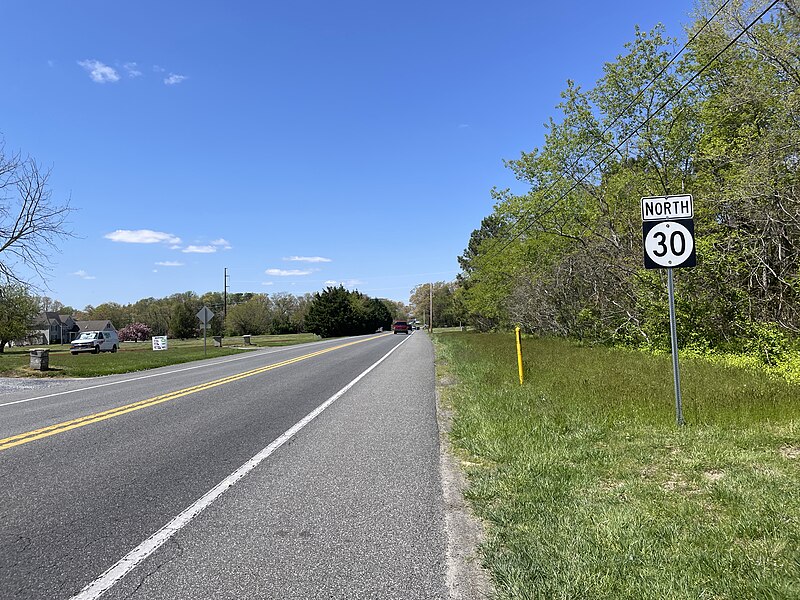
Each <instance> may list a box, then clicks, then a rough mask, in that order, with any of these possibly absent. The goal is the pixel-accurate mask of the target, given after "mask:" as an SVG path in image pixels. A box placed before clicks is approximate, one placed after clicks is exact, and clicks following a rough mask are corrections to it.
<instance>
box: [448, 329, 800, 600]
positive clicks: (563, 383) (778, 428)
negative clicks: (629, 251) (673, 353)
mask: <svg viewBox="0 0 800 600" xmlns="http://www.w3.org/2000/svg"><path fill="white" fill-rule="evenodd" d="M434 340H435V344H436V348H437V361H438V363H439V364H438V367H437V368H438V370H439V372H440V375H441V374H444V375H446V376H447V377H448V379H451V380H452V381H454V382H455V383H454V384H453V385H449V386H447V387H444V388H443V390H442V396H443V400H444V401H445V402H446V403H447V404H448V405H449V406H450V407H451V408H452V409H453V411H454V422H453V429H452V432H451V436H452V438H453V440H454V442H455V445H456V446H457V447H458V448H459V451H460V452H461V453H462V458H463V461H464V465H465V470H466V472H467V476H468V479H469V482H470V487H469V490H468V492H467V495H468V499H469V500H470V502H471V504H472V506H473V507H474V509H475V511H476V514H477V515H478V516H479V517H480V518H481V519H483V520H484V522H485V523H486V526H487V533H488V537H487V541H486V543H485V545H484V547H483V556H484V560H485V564H486V566H487V568H488V569H489V570H490V572H491V575H492V577H493V580H494V582H495V585H496V589H497V593H498V596H499V597H501V598H525V599H529V598H531V599H532V598H565V599H566V598H575V599H577V598H582V599H583V598H587V599H604V598H607V599H612V598H613V599H628V598H636V599H645V598H646V599H651V598H652V599H687V600H688V599H697V598H709V599H711V598H714V599H723V598H729V599H732V600H733V599H737V600H738V599H745V598H800V385H797V384H792V383H788V382H787V381H786V380H784V379H781V378H778V377H770V376H769V375H767V374H766V373H756V372H754V371H753V370H752V369H745V368H738V367H736V366H726V365H720V364H713V363H711V362H708V361H706V360H702V359H699V358H697V359H687V360H682V362H681V370H682V380H683V400H684V415H685V418H686V421H687V426H685V427H677V426H676V425H675V409H674V392H673V389H672V370H671V369H672V367H671V361H670V358H669V356H652V355H647V354H643V353H638V352H634V351H625V350H619V349H607V348H589V347H581V346H579V345H577V344H574V343H570V342H566V341H561V340H541V339H531V338H526V339H524V340H523V352H524V363H525V368H526V375H525V376H526V380H525V384H524V385H523V386H520V385H519V380H518V378H517V367H516V355H515V345H514V337H513V335H512V334H506V335H501V334H470V333H449V334H440V335H435V336H434Z"/></svg>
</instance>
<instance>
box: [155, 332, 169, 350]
mask: <svg viewBox="0 0 800 600" xmlns="http://www.w3.org/2000/svg"><path fill="white" fill-rule="evenodd" d="M166 349H167V336H165V335H156V336H154V337H153V350H166Z"/></svg>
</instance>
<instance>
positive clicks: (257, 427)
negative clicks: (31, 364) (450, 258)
mask: <svg viewBox="0 0 800 600" xmlns="http://www.w3.org/2000/svg"><path fill="white" fill-rule="evenodd" d="M390 351H391V353H390ZM389 353H390V354H389ZM387 354H388V356H387ZM86 358H87V360H91V358H92V357H91V356H87V357H86ZM382 358H383V361H382V362H380V363H379V364H377V365H376V362H377V361H379V360H381V359H382ZM370 367H372V369H371V370H369V372H367V373H366V374H365V371H367V370H368V369H370ZM359 376H361V378H360V379H358V378H359ZM357 379H358V380H357ZM354 380H357V381H355V383H353V382H354ZM348 386H350V387H349V388H348ZM345 388H347V389H346V390H345V391H344V393H341V394H340V392H341V391H342V390H343V389H345ZM321 409H322V410H321ZM315 411H316V412H315ZM309 415H310V416H309ZM312 417H313V418H312ZM292 428H294V429H292ZM287 432H288V433H287ZM439 460H440V457H439V437H438V429H437V424H436V407H435V401H434V371H433V352H432V348H431V345H430V342H429V340H428V338H427V336H425V335H421V334H419V333H415V334H413V335H411V336H409V337H406V336H394V335H377V336H364V337H358V338H348V339H345V340H334V341H326V342H319V343H316V344H310V345H304V346H295V347H289V348H281V349H271V350H265V351H254V352H252V353H249V354H247V355H244V356H236V357H234V358H230V357H226V358H222V359H215V360H210V361H203V362H202V363H193V364H190V365H180V366H174V367H168V368H164V369H158V370H154V371H148V372H143V373H135V374H129V375H126V376H113V377H105V378H97V379H92V380H83V381H69V382H55V383H54V382H49V383H47V384H42V386H39V385H32V386H31V387H29V388H27V389H19V386H17V387H6V388H4V387H3V385H2V383H0V597H1V598H14V599H19V598H71V597H74V596H75V595H77V594H79V593H81V591H82V590H83V594H84V595H83V596H82V597H87V598H94V597H99V595H100V594H102V597H103V598H115V599H116V598H148V599H150V598H165V599H166V598H287V599H288V598H348V599H358V598H403V599H413V598H426V599H427V598H446V597H447V591H446V585H445V571H446V543H447V540H446V535H445V531H444V529H445V525H444V523H445V516H444V512H445V508H444V504H443V499H442V483H441V480H440V474H439ZM237 470H238V471H237ZM220 484H222V485H221V487H220ZM187 509H188V510H187Z"/></svg>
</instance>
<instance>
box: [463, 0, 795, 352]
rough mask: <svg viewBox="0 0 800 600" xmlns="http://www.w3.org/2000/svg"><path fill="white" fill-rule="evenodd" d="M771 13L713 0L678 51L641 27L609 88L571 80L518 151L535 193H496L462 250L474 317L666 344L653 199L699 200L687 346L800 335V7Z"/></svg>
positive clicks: (684, 325)
mask: <svg viewBox="0 0 800 600" xmlns="http://www.w3.org/2000/svg"><path fill="white" fill-rule="evenodd" d="M714 4H718V3H714ZM766 6H767V4H766V3H765V2H748V1H744V0H739V1H734V2H730V3H727V6H726V7H725V9H724V10H722V11H721V12H720V13H719V14H717V15H714V12H712V6H711V3H710V2H700V4H699V6H698V9H697V12H696V18H695V20H694V22H693V23H692V24H691V26H690V27H689V28H688V30H687V32H688V36H689V39H690V40H691V41H690V42H689V43H688V44H687V46H686V48H685V51H683V52H681V53H680V54H679V55H678V57H677V59H674V58H673V57H674V56H675V55H676V51H677V49H678V47H679V46H678V44H677V41H676V40H675V39H673V38H671V37H669V36H668V35H667V34H666V31H665V29H664V28H663V27H662V26H658V27H656V28H654V29H653V30H651V31H640V30H639V29H637V30H636V31H635V34H634V37H633V39H632V40H631V41H630V42H629V43H628V44H627V45H626V46H625V53H624V54H622V55H621V56H619V57H618V58H617V59H616V60H615V61H613V62H610V63H607V64H605V65H604V66H603V75H602V77H601V78H600V79H599V81H598V82H597V83H596V84H595V85H594V87H592V88H590V89H582V88H581V87H580V86H578V85H576V84H575V83H573V82H568V83H567V86H566V89H565V90H564V91H563V93H562V95H561V97H562V101H561V103H560V104H559V105H558V107H557V108H558V111H559V116H558V117H557V118H553V119H551V120H550V122H549V124H548V125H547V131H546V135H545V139H544V143H543V145H542V146H541V147H539V148H535V149H533V150H531V151H529V152H522V153H521V155H520V156H519V158H517V159H514V160H508V161H506V166H507V167H508V168H509V169H510V170H511V171H512V172H513V173H514V175H515V177H516V178H517V179H518V180H519V181H520V182H522V183H523V184H524V186H525V188H526V189H525V191H524V192H523V193H515V192H512V191H511V190H509V189H503V190H498V189H495V190H493V192H492V195H493V198H494V200H495V205H494V210H493V212H492V213H491V214H490V215H488V216H487V217H485V218H484V219H483V221H482V222H481V225H480V227H479V228H478V229H476V230H475V231H473V233H472V235H471V236H470V239H469V241H468V244H467V247H466V249H465V250H464V253H463V254H462V255H461V256H460V257H459V259H458V260H459V264H460V266H461V270H462V273H461V275H460V276H459V278H458V281H457V282H455V285H456V287H457V290H456V291H455V292H454V296H455V297H457V298H458V302H459V303H460V304H461V305H462V306H463V308H464V311H465V313H466V315H467V316H468V318H469V319H470V320H471V322H472V323H473V324H474V325H477V326H479V327H481V328H497V327H509V326H512V325H515V324H519V325H521V326H522V327H523V328H524V329H525V330H526V331H529V332H535V333H540V334H552V335H560V336H570V337H575V338H580V339H587V340H593V341H602V342H608V343H621V344H628V345H635V346H642V345H644V346H655V345H658V346H660V347H664V344H665V340H667V339H668V335H669V329H668V313H667V298H666V286H665V271H664V270H645V269H644V268H643V259H642V256H643V245H642V230H641V214H640V198H641V197H644V196H666V195H675V194H692V195H693V197H694V207H695V216H694V220H695V231H696V248H697V261H698V264H697V267H696V268H690V269H678V270H676V271H675V277H676V285H677V291H678V296H677V310H678V316H679V323H680V326H681V330H682V332H683V333H682V336H681V337H682V341H683V343H684V345H693V346H696V347H699V348H704V349H715V348H738V347H741V346H742V345H743V344H748V343H750V344H752V343H756V344H758V343H761V344H762V345H764V346H769V347H772V348H774V347H776V346H778V347H780V346H784V347H785V346H786V344H787V343H788V340H789V339H790V338H792V337H795V336H797V334H798V332H800V303H798V299H799V297H800V272H799V270H798V258H799V257H800V52H799V51H798V48H800V10H799V9H798V5H797V3H796V2H795V1H790V0H785V1H783V2H779V3H778V4H777V6H776V7H775V8H774V9H773V10H771V11H769V12H768V13H767V15H766V16H765V17H764V18H762V19H760V20H759V19H757V17H758V15H759V14H760V13H761V11H763V10H764V9H765V7H766ZM714 10H716V9H714ZM751 23H753V25H752V26H751V27H749V29H748V28H747V27H748V25H750V24H751ZM754 340H755V342H754ZM773 354H774V353H773ZM773 358H774V356H773ZM767 360H768V361H769V360H771V359H770V358H769V357H767Z"/></svg>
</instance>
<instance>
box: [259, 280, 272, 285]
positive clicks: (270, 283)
mask: <svg viewBox="0 0 800 600" xmlns="http://www.w3.org/2000/svg"><path fill="white" fill-rule="evenodd" d="M261 285H275V282H274V281H262V282H261Z"/></svg>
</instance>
